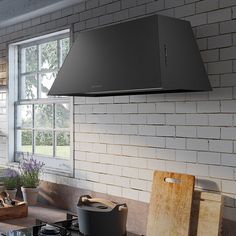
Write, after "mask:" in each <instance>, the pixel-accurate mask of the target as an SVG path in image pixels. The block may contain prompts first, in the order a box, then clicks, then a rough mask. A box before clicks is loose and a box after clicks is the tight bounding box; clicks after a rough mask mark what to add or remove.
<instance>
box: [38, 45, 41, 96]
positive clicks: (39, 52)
mask: <svg viewBox="0 0 236 236" xmlns="http://www.w3.org/2000/svg"><path fill="white" fill-rule="evenodd" d="M40 54H41V50H40V49H39V45H38V44H37V99H39V98H40V97H41V86H40V81H39V80H40V76H39V63H41V62H40Z"/></svg>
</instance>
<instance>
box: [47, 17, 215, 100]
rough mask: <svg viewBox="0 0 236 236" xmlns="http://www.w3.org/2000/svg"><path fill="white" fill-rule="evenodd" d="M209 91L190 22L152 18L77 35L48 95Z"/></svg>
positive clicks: (209, 87) (168, 18) (208, 84)
mask: <svg viewBox="0 0 236 236" xmlns="http://www.w3.org/2000/svg"><path fill="white" fill-rule="evenodd" d="M209 90H211V85H210V83H209V80H208V76H207V73H206V71H205V68H204V64H203V62H202V59H201V56H200V52H199V50H198V47H197V44H196V41H195V39H194V34H193V31H192V28H191V25H190V23H189V22H188V21H184V20H179V19H175V18H170V17H166V16H159V15H153V16H148V17H144V18H139V19H136V20H132V21H127V22H124V23H119V24H116V25H111V26H107V27H103V28H99V29H95V30H90V31H85V32H81V33H79V34H78V37H77V39H76V41H75V42H74V44H73V45H72V47H71V49H70V52H69V54H68V56H67V57H66V59H65V62H64V64H63V65H62V67H61V70H60V71H59V73H58V75H57V78H56V80H55V82H54V84H53V85H52V88H51V90H50V91H49V95H59V96H60V95H63V96H65V95H66V96H108V95H124V94H141V93H165V92H190V91H209Z"/></svg>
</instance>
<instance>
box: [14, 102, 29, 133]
mask: <svg viewBox="0 0 236 236" xmlns="http://www.w3.org/2000/svg"><path fill="white" fill-rule="evenodd" d="M17 127H18V128H32V105H19V106H17Z"/></svg>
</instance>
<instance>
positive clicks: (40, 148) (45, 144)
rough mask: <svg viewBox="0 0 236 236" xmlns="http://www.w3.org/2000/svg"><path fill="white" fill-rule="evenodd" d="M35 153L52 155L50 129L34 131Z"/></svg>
mask: <svg viewBox="0 0 236 236" xmlns="http://www.w3.org/2000/svg"><path fill="white" fill-rule="evenodd" d="M35 154H39V155H44V156H52V155H53V138H52V132H50V131H42V132H41V131H38V132H35Z"/></svg>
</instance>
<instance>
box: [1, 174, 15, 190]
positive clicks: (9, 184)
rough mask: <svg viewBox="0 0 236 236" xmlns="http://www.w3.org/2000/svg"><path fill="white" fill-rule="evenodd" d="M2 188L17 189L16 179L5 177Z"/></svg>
mask: <svg viewBox="0 0 236 236" xmlns="http://www.w3.org/2000/svg"><path fill="white" fill-rule="evenodd" d="M4 186H5V187H6V189H8V190H10V189H15V188H17V186H18V178H16V177H5V178H4Z"/></svg>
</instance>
